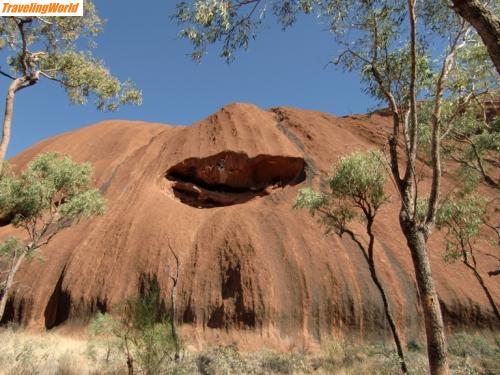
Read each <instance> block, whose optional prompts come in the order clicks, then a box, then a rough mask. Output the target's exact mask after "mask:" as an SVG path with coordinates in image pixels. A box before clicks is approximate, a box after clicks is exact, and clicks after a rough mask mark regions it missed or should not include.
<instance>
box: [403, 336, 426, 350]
mask: <svg viewBox="0 0 500 375" xmlns="http://www.w3.org/2000/svg"><path fill="white" fill-rule="evenodd" d="M406 348H407V349H408V351H410V352H421V351H422V350H423V346H422V344H421V343H420V342H418V341H417V340H414V339H411V340H409V341H408V343H407V344H406Z"/></svg>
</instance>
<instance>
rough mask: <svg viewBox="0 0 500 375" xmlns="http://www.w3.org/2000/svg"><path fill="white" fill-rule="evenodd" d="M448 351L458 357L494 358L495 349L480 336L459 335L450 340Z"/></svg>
mask: <svg viewBox="0 0 500 375" xmlns="http://www.w3.org/2000/svg"><path fill="white" fill-rule="evenodd" d="M449 341H450V342H449V346H448V351H449V352H450V353H451V354H453V355H456V356H457V357H463V358H465V357H474V356H492V355H494V354H495V348H494V347H493V346H492V345H490V344H489V343H488V341H487V340H486V339H485V338H484V337H483V336H480V335H470V334H468V333H458V334H456V335H454V336H452V338H451V339H450V340H449Z"/></svg>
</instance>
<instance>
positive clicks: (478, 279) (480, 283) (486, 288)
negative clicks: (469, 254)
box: [463, 262, 500, 321]
mask: <svg viewBox="0 0 500 375" xmlns="http://www.w3.org/2000/svg"><path fill="white" fill-rule="evenodd" d="M463 263H464V264H465V265H466V266H467V267H468V268H469V269H470V270H472V272H474V276H476V279H477V281H479V285H481V288H483V291H484V294H485V295H486V298H488V302H489V303H490V305H491V308H492V309H493V312H494V313H495V316H496V317H497V319H498V320H499V321H500V312H499V311H498V307H497V305H496V303H495V300H494V299H493V296H492V295H491V293H490V291H489V290H488V287H487V286H486V284H485V283H484V280H483V277H482V276H481V274H480V273H479V272H478V271H477V269H476V268H475V267H473V266H472V265H470V264H469V263H468V262H463Z"/></svg>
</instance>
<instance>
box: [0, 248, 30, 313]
mask: <svg viewBox="0 0 500 375" xmlns="http://www.w3.org/2000/svg"><path fill="white" fill-rule="evenodd" d="M25 256H26V254H25V253H23V254H21V255H20V256H19V258H18V259H17V260H14V262H13V263H12V268H11V269H10V270H9V275H8V276H7V280H6V283H5V288H4V290H3V295H2V298H1V299H0V321H2V319H3V314H4V313H5V307H6V306H7V301H8V300H9V296H10V290H11V289H12V285H14V276H16V273H17V271H18V270H19V267H20V266H21V263H22V262H23V260H24V258H25Z"/></svg>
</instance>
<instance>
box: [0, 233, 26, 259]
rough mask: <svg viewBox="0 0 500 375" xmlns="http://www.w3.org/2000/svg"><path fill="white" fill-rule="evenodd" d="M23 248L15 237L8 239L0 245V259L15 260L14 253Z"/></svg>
mask: <svg viewBox="0 0 500 375" xmlns="http://www.w3.org/2000/svg"><path fill="white" fill-rule="evenodd" d="M22 248H23V243H22V241H21V240H20V239H19V238H17V237H9V238H7V239H6V240H5V241H3V242H1V243H0V259H11V258H15V256H16V253H17V252H19V251H21V250H22Z"/></svg>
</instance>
